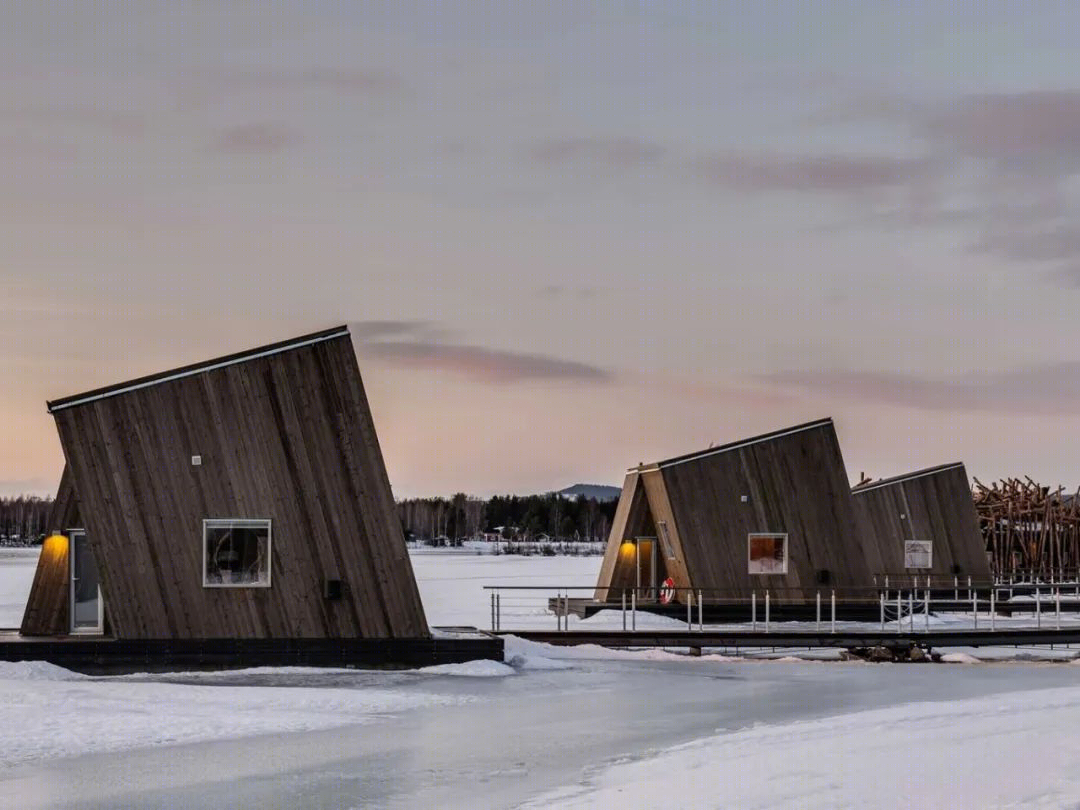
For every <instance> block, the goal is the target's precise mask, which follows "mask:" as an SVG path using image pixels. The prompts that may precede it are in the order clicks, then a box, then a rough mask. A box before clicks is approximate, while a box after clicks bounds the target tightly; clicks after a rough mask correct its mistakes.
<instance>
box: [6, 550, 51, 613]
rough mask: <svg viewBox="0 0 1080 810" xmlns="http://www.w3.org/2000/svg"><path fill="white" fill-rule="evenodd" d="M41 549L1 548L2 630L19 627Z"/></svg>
mask: <svg viewBox="0 0 1080 810" xmlns="http://www.w3.org/2000/svg"><path fill="white" fill-rule="evenodd" d="M40 552H41V549H40V548H0V628H4V627H18V626H19V624H20V623H21V622H22V614H23V608H24V607H25V606H26V597H28V596H29V595H30V583H31V582H33V579H34V568H35V567H36V566H37V560H38V555H39V554H40Z"/></svg>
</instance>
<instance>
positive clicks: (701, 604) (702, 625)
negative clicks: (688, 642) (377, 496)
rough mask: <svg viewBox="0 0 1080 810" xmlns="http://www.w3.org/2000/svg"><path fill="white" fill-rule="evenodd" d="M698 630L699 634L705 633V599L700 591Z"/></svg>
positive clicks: (698, 596) (698, 599) (698, 597)
mask: <svg viewBox="0 0 1080 810" xmlns="http://www.w3.org/2000/svg"><path fill="white" fill-rule="evenodd" d="M697 629H698V632H699V633H704V632H705V597H704V596H702V594H701V591H700V590H699V591H698V592H697Z"/></svg>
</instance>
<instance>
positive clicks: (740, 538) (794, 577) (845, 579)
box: [600, 420, 878, 600]
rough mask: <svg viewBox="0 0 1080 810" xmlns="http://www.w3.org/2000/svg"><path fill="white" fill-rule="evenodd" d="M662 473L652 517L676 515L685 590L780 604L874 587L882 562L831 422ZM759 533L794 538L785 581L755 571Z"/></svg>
mask: <svg viewBox="0 0 1080 810" xmlns="http://www.w3.org/2000/svg"><path fill="white" fill-rule="evenodd" d="M655 469H656V470H658V472H655V473H650V471H644V472H643V473H642V474H643V475H649V474H653V475H658V476H659V477H660V479H662V486H654V487H653V488H652V489H654V490H655V492H650V497H649V504H650V508H651V511H652V515H653V517H656V516H657V515H658V514H659V513H660V512H662V511H669V513H670V515H671V518H672V520H673V525H674V528H675V530H676V533H677V538H678V543H679V547H680V553H681V554H682V556H683V559H682V563H683V565H684V567H685V571H684V572H682V571H680V570H679V566H675V567H674V569H673V570H674V571H675V574H678V575H679V577H678V578H679V579H680V580H681V579H682V578H683V577H685V580H686V585H688V586H691V587H694V588H700V589H702V590H707V591H714V594H713V598H716V595H717V594H716V592H719V593H721V594H722V595H723V596H724V597H726V598H744V597H749V596H750V593H751V591H754V590H756V591H758V592H759V593H760V592H762V591H763V590H764V589H766V588H768V589H771V590H773V591H774V597H775V598H785V597H788V598H792V599H798V600H803V599H808V598H812V597H813V594H814V593H815V591H817V590H818V589H822V590H825V589H827V588H829V587H832V586H835V587H837V588H844V587H849V588H850V587H856V586H857V587H862V586H869V585H871V584H872V573H871V572H872V570H874V568H875V563H877V562H878V558H877V556H876V551H875V550H874V549H873V548H870V549H864V548H863V546H862V544H861V543H860V538H859V534H858V531H857V526H856V520H855V513H854V507H853V504H852V499H851V498H852V496H851V488H850V483H849V481H848V478H847V472H846V470H845V469H844V460H843V457H842V455H841V453H840V444H839V442H838V440H837V438H836V431H835V429H834V428H833V424H832V421H831V420H823V421H821V422H817V423H811V424H810V425H807V426H800V427H799V428H793V429H791V430H788V431H779V432H777V433H775V434H769V435H767V436H764V437H759V438H758V439H750V440H747V441H745V442H742V443H736V444H734V445H730V446H727V447H724V448H717V449H716V450H713V451H705V452H702V453H699V454H696V455H690V456H684V457H681V458H678V459H673V460H671V461H668V462H661V463H659V464H658V465H656V468H655ZM658 483H659V482H658ZM623 496H624V497H626V491H625V490H624V493H623ZM744 496H745V497H746V500H745V501H743V497H744ZM654 500H655V501H656V503H655V509H653V508H652V507H653V506H654V504H653V501H654ZM620 508H621V505H620ZM758 532H767V533H772V532H775V533H784V534H787V535H788V566H787V573H786V574H783V575H781V574H775V575H768V576H764V575H751V574H750V573H749V572H748V540H749V535H750V534H751V533H758ZM613 537H614V534H613ZM820 571H826V572H828V578H829V583H830V584H829V585H825V586H822V585H819V584H818V572H820ZM600 584H601V585H603V584H604V583H603V582H601V583H600ZM676 584H679V585H681V584H682V582H681V581H680V582H677V583H676Z"/></svg>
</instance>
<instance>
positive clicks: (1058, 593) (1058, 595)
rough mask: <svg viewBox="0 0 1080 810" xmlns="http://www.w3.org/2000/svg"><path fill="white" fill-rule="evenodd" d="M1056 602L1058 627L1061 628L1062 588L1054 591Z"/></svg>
mask: <svg viewBox="0 0 1080 810" xmlns="http://www.w3.org/2000/svg"><path fill="white" fill-rule="evenodd" d="M1054 603H1055V606H1056V608H1057V620H1056V621H1057V629H1058V630H1060V629H1061V588H1058V589H1057V590H1055V591H1054Z"/></svg>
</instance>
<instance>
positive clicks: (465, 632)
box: [0, 628, 504, 675]
mask: <svg viewBox="0 0 1080 810" xmlns="http://www.w3.org/2000/svg"><path fill="white" fill-rule="evenodd" d="M503 646H504V645H503V640H502V639H501V638H499V637H497V636H493V635H491V634H489V633H485V632H481V631H477V630H474V629H471V628H436V630H435V634H434V635H433V636H432V637H431V638H388V639H384V638H246V639H232V638H214V639H115V638H109V637H106V636H56V637H43V636H21V635H19V634H18V633H17V632H15V631H0V661H47V662H48V663H50V664H56V665H57V666H61V667H64V668H65V669H70V670H74V671H76V672H82V673H85V674H91V675H104V674H108V675H117V674H123V673H128V672H170V671H182V670H196V669H243V668H247V667H267V666H270V667H282V666H301V667H357V668H361V669H367V668H393V669H405V668H414V667H426V666H433V665H435V664H461V663H464V662H466V661H475V660H478V659H489V660H494V661H502V660H503Z"/></svg>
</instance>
